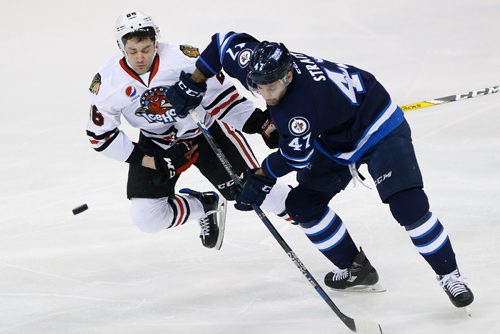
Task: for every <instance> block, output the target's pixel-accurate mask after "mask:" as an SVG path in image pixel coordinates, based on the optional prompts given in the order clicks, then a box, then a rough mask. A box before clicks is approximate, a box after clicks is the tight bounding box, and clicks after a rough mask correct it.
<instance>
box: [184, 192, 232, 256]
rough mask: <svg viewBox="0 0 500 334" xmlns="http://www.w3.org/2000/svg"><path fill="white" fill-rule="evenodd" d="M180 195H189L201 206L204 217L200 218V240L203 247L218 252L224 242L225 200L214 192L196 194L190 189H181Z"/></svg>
mask: <svg viewBox="0 0 500 334" xmlns="http://www.w3.org/2000/svg"><path fill="white" fill-rule="evenodd" d="M179 192H180V193H182V194H189V195H191V196H193V197H195V198H196V199H198V200H199V201H200V202H201V204H202V205H203V210H204V211H205V215H203V217H201V218H200V227H201V231H200V238H201V242H202V244H203V246H205V247H207V248H215V249H217V250H219V249H220V248H221V247H222V241H223V240H224V227H225V224H226V209H227V202H226V200H225V199H224V198H223V197H221V196H219V194H217V193H216V192H214V191H208V192H203V193H202V192H198V191H195V190H192V189H187V188H184V189H181V190H180V191H179Z"/></svg>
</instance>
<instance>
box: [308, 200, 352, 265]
mask: <svg viewBox="0 0 500 334" xmlns="http://www.w3.org/2000/svg"><path fill="white" fill-rule="evenodd" d="M300 226H301V227H302V230H303V231H304V233H305V234H306V236H307V237H308V238H309V240H311V242H312V243H313V244H314V245H315V246H316V247H317V248H318V249H319V251H320V252H321V253H323V255H325V256H326V257H327V258H328V259H329V260H330V261H331V262H333V264H334V265H335V266H337V267H339V268H340V269H344V268H349V267H350V266H351V265H352V262H353V260H354V258H355V257H356V255H357V254H358V253H359V252H358V249H357V247H356V245H355V244H354V242H353V241H352V238H351V236H350V235H349V232H348V231H347V229H346V227H345V225H344V223H343V222H342V219H340V217H339V216H337V215H336V214H335V212H334V211H333V210H330V208H328V209H327V211H326V213H325V214H324V215H323V217H322V218H321V219H319V220H318V221H315V222H313V223H305V224H304V223H301V224H300Z"/></svg>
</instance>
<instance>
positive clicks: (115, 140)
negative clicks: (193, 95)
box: [87, 11, 290, 249]
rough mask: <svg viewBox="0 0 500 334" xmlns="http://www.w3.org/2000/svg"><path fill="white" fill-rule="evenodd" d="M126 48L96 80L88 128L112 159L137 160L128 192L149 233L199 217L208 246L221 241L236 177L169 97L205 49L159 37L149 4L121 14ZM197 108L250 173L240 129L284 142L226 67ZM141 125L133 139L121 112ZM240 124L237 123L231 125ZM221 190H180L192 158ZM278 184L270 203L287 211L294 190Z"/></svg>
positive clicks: (120, 36) (253, 164)
mask: <svg viewBox="0 0 500 334" xmlns="http://www.w3.org/2000/svg"><path fill="white" fill-rule="evenodd" d="M115 34H116V40H117V43H118V46H119V48H120V50H121V54H120V55H119V56H115V57H113V58H111V59H110V60H109V61H107V62H106V63H105V64H104V65H103V66H102V67H101V68H100V69H99V72H98V74H96V75H95V77H94V79H93V80H92V84H91V86H90V93H89V95H90V99H91V103H92V105H91V110H90V114H89V119H88V122H87V135H88V137H89V140H90V143H91V145H92V147H93V148H94V149H95V150H96V151H97V152H100V153H101V154H103V155H105V156H107V157H110V158H112V159H115V160H118V161H123V162H127V163H129V174H128V183H127V197H128V198H129V199H130V202H131V217H132V221H133V222H134V224H135V225H136V226H137V227H138V228H139V229H140V230H142V231H144V232H148V233H154V232H159V231H162V230H165V229H171V228H174V227H177V226H181V225H183V224H185V223H187V222H189V221H198V222H199V224H200V228H201V229H200V237H201V240H202V243H203V245H204V246H205V247H207V248H216V249H219V248H220V247H221V245H222V240H223V235H224V221H225V209H226V199H227V200H232V199H233V197H234V196H233V193H232V192H231V186H232V180H231V178H230V176H229V175H228V174H227V172H226V171H225V169H224V167H223V166H222V164H221V163H220V162H219V161H218V159H217V157H216V156H215V153H214V152H213V151H212V149H211V148H210V146H209V144H208V142H207V141H206V140H205V139H204V137H203V136H202V134H201V131H200V130H199V129H198V127H197V124H196V122H195V121H194V120H192V119H191V118H180V117H178V116H177V115H176V114H175V111H174V110H173V109H172V108H171V107H172V105H171V104H170V103H169V101H168V99H167V98H166V97H165V92H166V91H167V89H168V87H169V86H170V85H172V84H174V83H176V82H177V80H178V78H179V74H180V73H181V71H194V70H195V61H196V59H197V57H198V55H199V52H198V49H196V48H194V47H192V46H189V45H180V44H176V43H171V42H169V43H164V42H159V41H158V39H159V29H158V27H157V26H156V24H155V23H154V22H153V19H152V18H151V17H150V16H149V15H147V14H145V13H142V12H139V11H137V12H131V13H127V14H125V15H121V16H120V17H119V18H118V20H117V22H116V27H115ZM207 87H208V88H207V92H206V94H205V95H204V98H203V101H202V103H201V105H200V107H199V108H197V109H196V112H198V113H199V115H200V117H202V118H203V119H204V121H205V124H206V125H207V126H208V127H209V128H210V131H212V132H213V133H214V136H215V137H216V139H217V140H218V141H219V143H220V145H221V148H222V149H223V151H224V152H225V154H226V155H227V156H228V157H229V159H230V161H231V163H232V164H234V165H235V166H236V172H237V173H238V174H243V173H244V172H245V170H247V169H249V168H257V167H258V162H257V160H256V159H255V157H254V154H253V152H252V150H251V148H250V147H249V146H248V143H247V141H246V139H245V137H244V136H243V134H242V133H241V132H240V130H243V131H244V132H247V133H260V134H262V135H263V137H264V140H265V141H266V144H268V145H269V146H274V145H277V134H276V133H275V131H274V132H273V127H272V123H271V122H270V121H269V117H268V116H267V114H266V113H265V112H262V111H261V110H259V109H256V108H255V107H254V105H253V104H252V103H251V102H250V101H249V100H247V99H246V98H245V97H243V96H241V95H240V94H239V93H238V91H237V89H236V87H235V86H234V85H233V84H232V83H231V81H230V80H229V79H228V78H226V77H224V75H223V74H222V73H219V74H218V75H216V76H215V77H214V78H213V79H211V80H209V81H208V82H207ZM122 117H123V118H124V119H126V120H127V122H128V123H129V124H130V125H131V126H132V127H135V128H138V129H140V136H139V140H138V142H133V141H131V140H130V139H129V137H128V136H127V134H126V133H125V132H124V131H123V130H121V129H120V127H119V126H120V122H121V118H122ZM230 125H231V126H232V127H231V126H230ZM192 165H194V166H196V167H197V168H198V169H199V170H200V172H201V173H202V174H203V175H204V176H205V177H206V178H207V179H208V180H209V181H210V182H211V183H212V184H213V185H214V186H215V187H216V188H217V189H218V190H219V192H220V193H221V194H222V195H223V197H221V196H219V195H218V194H217V193H216V192H213V191H208V192H198V191H194V190H191V189H185V190H181V192H180V193H175V187H176V184H177V180H178V179H179V177H180V176H181V174H182V173H183V172H184V171H185V170H186V169H187V168H189V167H190V166H192ZM289 190H290V189H289V187H288V186H287V185H286V184H282V185H280V186H278V187H276V191H274V193H273V195H272V196H271V197H272V198H270V199H269V200H267V201H266V203H265V204H264V205H263V209H264V210H266V211H268V212H273V213H277V214H280V213H284V208H285V199H286V195H287V193H288V191H289Z"/></svg>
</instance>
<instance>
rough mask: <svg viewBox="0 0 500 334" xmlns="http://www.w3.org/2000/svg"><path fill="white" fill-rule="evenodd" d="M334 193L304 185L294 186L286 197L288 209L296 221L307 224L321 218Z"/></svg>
mask: <svg viewBox="0 0 500 334" xmlns="http://www.w3.org/2000/svg"><path fill="white" fill-rule="evenodd" d="M332 197H333V193H325V192H319V191H315V190H311V189H308V188H305V187H302V186H300V185H299V186H297V187H296V188H293V189H292V190H291V191H290V192H289V193H288V197H287V199H286V202H285V205H286V211H287V213H288V215H289V216H290V217H291V218H292V219H293V220H294V221H296V222H298V223H302V224H306V223H309V222H312V221H317V220H319V219H321V217H322V216H323V214H324V213H325V210H326V209H327V207H328V202H330V200H331V199H332Z"/></svg>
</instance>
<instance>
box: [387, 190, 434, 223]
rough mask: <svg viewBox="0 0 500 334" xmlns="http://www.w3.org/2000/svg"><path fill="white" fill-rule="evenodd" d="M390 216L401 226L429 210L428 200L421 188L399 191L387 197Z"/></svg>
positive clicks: (413, 220)
mask: <svg viewBox="0 0 500 334" xmlns="http://www.w3.org/2000/svg"><path fill="white" fill-rule="evenodd" d="M387 203H388V204H389V207H390V209H391V213H392V216H393V217H394V218H395V219H396V220H397V221H398V223H399V224H400V225H402V226H408V225H411V224H413V223H415V222H416V221H417V220H419V219H420V218H422V217H423V216H424V215H425V214H426V213H427V212H428V211H429V200H428V199H427V195H426V194H425V192H424V190H423V189H422V188H412V189H407V190H403V191H400V192H398V193H396V194H394V195H392V196H391V197H389V198H388V199H387Z"/></svg>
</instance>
